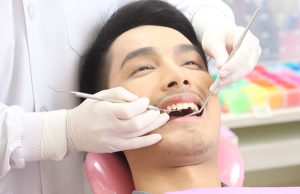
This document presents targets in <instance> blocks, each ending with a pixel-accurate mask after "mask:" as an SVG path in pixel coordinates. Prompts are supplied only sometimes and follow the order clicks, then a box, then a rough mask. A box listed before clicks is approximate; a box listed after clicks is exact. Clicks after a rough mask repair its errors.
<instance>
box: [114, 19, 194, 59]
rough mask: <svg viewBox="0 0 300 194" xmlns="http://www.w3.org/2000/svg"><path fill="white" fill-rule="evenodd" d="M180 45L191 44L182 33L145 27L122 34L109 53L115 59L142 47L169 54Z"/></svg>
mask: <svg viewBox="0 0 300 194" xmlns="http://www.w3.org/2000/svg"><path fill="white" fill-rule="evenodd" d="M178 44H191V42H190V41H189V40H188V39H187V38H186V37H185V36H184V35H183V34H181V33H180V32H178V31H176V30H174V29H172V28H168V27H163V26H154V25H145V26H139V27H136V28H132V29H130V30H128V31H126V32H124V33H123V34H121V35H120V36H119V37H118V38H117V39H116V40H115V41H114V42H113V44H112V45H111V47H110V49H109V53H110V54H112V55H113V56H114V57H115V56H118V57H121V58H122V57H123V58H124V57H125V55H126V54H127V53H128V52H130V51H132V50H136V49H139V48H142V47H155V48H157V49H158V51H159V52H169V51H170V50H172V49H173V48H174V47H176V46H177V45H178Z"/></svg>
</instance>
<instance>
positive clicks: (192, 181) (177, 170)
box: [132, 161, 221, 194]
mask: <svg viewBox="0 0 300 194" xmlns="http://www.w3.org/2000/svg"><path fill="white" fill-rule="evenodd" d="M132 175H133V180H134V184H135V188H136V190H142V191H146V192H150V193H151V194H159V193H165V192H171V191H178V190H185V189H192V188H207V187H221V181H220V176H219V172H218V169H217V164H216V161H206V162H204V163H201V164H197V165H191V166H183V167H170V166H160V167H157V166H155V167H153V166H152V167H151V166H143V167H142V170H141V169H140V168H138V169H136V170H135V169H132ZM149 183H151V184H149Z"/></svg>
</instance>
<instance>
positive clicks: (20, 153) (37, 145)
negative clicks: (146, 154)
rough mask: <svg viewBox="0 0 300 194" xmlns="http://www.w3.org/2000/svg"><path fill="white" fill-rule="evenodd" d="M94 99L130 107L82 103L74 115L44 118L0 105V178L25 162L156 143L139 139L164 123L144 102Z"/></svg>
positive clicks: (111, 94)
mask: <svg viewBox="0 0 300 194" xmlns="http://www.w3.org/2000/svg"><path fill="white" fill-rule="evenodd" d="M95 95H96V96H98V97H104V98H111V99H119V100H124V101H129V102H128V103H111V102H105V101H97V100H91V99H86V100H85V101H84V102H82V103H81V104H80V105H79V106H77V107H75V108H74V109H71V110H57V111H49V112H44V113H26V112H24V110H23V109H22V108H21V107H18V106H6V105H4V104H0V138H1V144H0V154H1V160H0V165H1V166H0V176H3V175H5V174H6V173H7V172H8V171H9V170H10V169H11V168H22V167H24V165H25V163H26V162H30V161H36V160H61V159H63V158H64V157H65V156H66V155H67V154H68V153H70V152H80V151H85V152H95V153H110V152H117V151H121V150H128V149H136V148H140V147H145V146H149V145H152V144H155V143H157V142H159V141H160V140H161V135H159V134H150V135H146V136H143V135H145V134H147V133H149V132H151V131H152V130H154V129H156V128H158V127H160V126H162V125H163V124H165V123H166V122H167V121H168V119H169V116H168V115H167V114H166V113H163V114H160V112H159V111H158V110H148V109H147V107H148V105H149V99H148V98H138V97H137V96H136V95H134V94H132V93H130V92H128V91H127V90H125V89H124V88H112V89H109V90H103V91H101V92H98V93H97V94H95Z"/></svg>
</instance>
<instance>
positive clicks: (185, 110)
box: [166, 102, 204, 117]
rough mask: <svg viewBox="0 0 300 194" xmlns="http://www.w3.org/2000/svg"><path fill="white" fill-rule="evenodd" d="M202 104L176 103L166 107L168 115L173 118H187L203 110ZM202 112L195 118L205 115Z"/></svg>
mask: <svg viewBox="0 0 300 194" xmlns="http://www.w3.org/2000/svg"><path fill="white" fill-rule="evenodd" d="M201 106H202V105H201V104H200V103H199V104H196V103H193V102H188V103H176V104H172V105H169V106H167V107H166V109H167V113H168V114H169V115H170V116H171V117H183V116H186V115H188V114H190V113H192V112H195V111H198V110H200V108H201ZM203 111H204V110H202V111H201V112H200V113H198V114H196V115H195V116H198V117H200V116H202V114H203Z"/></svg>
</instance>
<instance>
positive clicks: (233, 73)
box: [193, 12, 261, 93]
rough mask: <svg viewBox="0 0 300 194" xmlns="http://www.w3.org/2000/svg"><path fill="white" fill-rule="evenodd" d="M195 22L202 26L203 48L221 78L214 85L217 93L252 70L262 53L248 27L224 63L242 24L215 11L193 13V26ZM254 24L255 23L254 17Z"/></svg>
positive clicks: (240, 31)
mask: <svg viewBox="0 0 300 194" xmlns="http://www.w3.org/2000/svg"><path fill="white" fill-rule="evenodd" d="M203 20H206V21H205V22H204V21H203ZM198 23H199V25H200V24H201V25H200V27H201V28H202V32H201V33H202V39H201V41H202V46H203V49H204V51H205V53H206V54H208V55H209V56H210V57H212V58H214V59H215V61H216V63H217V68H218V74H219V78H220V83H219V85H218V86H217V89H216V93H217V92H218V91H219V90H220V89H222V88H223V87H224V86H226V85H229V84H231V83H233V82H235V81H237V80H239V79H240V78H243V77H244V76H245V75H247V74H248V73H250V72H251V71H252V70H253V68H254V67H255V65H256V64H257V61H258V58H259V56H260V54H261V48H260V45H259V40H258V38H257V37H255V36H254V35H253V34H252V33H251V31H250V30H249V31H248V33H247V35H246V36H245V38H244V40H243V42H242V44H241V46H240V47H239V49H238V50H237V52H236V53H235V55H234V56H233V57H232V58H231V60H230V61H228V62H227V63H226V60H227V58H228V56H229V54H230V52H231V51H232V50H233V48H234V47H235V46H236V44H237V43H238V40H239V38H240V37H241V35H242V33H243V31H244V29H245V28H244V27H240V26H236V25H235V24H234V23H233V22H232V21H229V20H228V19H227V18H225V17H224V15H222V14H220V13H217V12H215V13H214V15H212V16H210V17H206V18H205V19H204V18H203V15H200V14H199V15H198V17H197V15H196V17H195V19H194V21H193V25H194V27H195V25H197V24H198ZM253 25H255V21H254V24H253ZM199 30H200V29H199Z"/></svg>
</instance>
